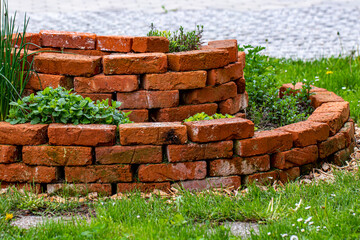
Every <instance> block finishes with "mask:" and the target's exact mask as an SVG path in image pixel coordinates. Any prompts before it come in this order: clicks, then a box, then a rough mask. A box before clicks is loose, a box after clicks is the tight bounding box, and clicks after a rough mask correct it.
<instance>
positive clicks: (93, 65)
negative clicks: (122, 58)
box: [34, 53, 101, 77]
mask: <svg viewBox="0 0 360 240" xmlns="http://www.w3.org/2000/svg"><path fill="white" fill-rule="evenodd" d="M34 69H35V70H36V71H37V72H40V73H48V74H54V75H59V74H63V75H70V76H85V77H90V76H93V75H96V74H99V73H100V72H101V57H100V56H86V55H76V54H62V53H40V54H39V55H36V56H35V57H34Z"/></svg>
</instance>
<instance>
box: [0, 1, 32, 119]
mask: <svg viewBox="0 0 360 240" xmlns="http://www.w3.org/2000/svg"><path fill="white" fill-rule="evenodd" d="M7 6H8V4H7V1H4V2H3V1H0V15H1V17H0V28H1V30H0V63H1V64H0V121H3V120H4V119H5V118H6V116H7V114H8V113H9V109H10V106H9V103H10V102H11V101H16V100H17V99H19V98H21V95H22V94H23V91H24V89H25V86H26V83H27V82H28V80H29V78H30V76H31V74H32V72H33V71H32V61H31V62H29V61H28V59H30V58H29V56H30V55H31V53H30V52H29V51H28V46H29V44H31V43H27V41H26V35H25V33H26V28H27V25H28V21H29V20H28V19H27V17H26V16H25V17H24V23H23V31H22V33H18V31H17V28H15V18H16V14H15V15H14V17H9V13H8V7H7ZM15 43H16V45H17V48H14V45H15Z"/></svg>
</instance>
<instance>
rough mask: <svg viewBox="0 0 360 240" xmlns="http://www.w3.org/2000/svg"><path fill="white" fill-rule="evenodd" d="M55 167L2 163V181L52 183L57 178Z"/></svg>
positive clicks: (0, 178) (0, 174)
mask: <svg viewBox="0 0 360 240" xmlns="http://www.w3.org/2000/svg"><path fill="white" fill-rule="evenodd" d="M56 175H57V172H56V168H55V167H43V166H38V167H30V166H27V165H25V164H23V163H12V164H0V182H2V181H4V182H28V183H32V182H35V183H50V182H53V181H55V180H56Z"/></svg>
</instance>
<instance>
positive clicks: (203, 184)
mask: <svg viewBox="0 0 360 240" xmlns="http://www.w3.org/2000/svg"><path fill="white" fill-rule="evenodd" d="M171 186H172V187H175V188H182V189H186V190H188V191H194V190H197V191H199V190H206V189H211V188H230V187H232V188H234V189H238V188H239V187H240V186H241V178H240V177H239V176H230V177H213V178H206V179H203V180H190V181H184V182H179V183H175V184H172V185H171Z"/></svg>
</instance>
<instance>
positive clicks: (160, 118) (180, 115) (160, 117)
mask: <svg viewBox="0 0 360 240" xmlns="http://www.w3.org/2000/svg"><path fill="white" fill-rule="evenodd" d="M217 108H218V106H217V104H216V103H208V104H199V105H184V106H179V107H175V108H161V109H158V110H155V112H153V113H152V114H151V118H152V119H153V120H154V121H156V122H176V121H184V120H185V119H186V118H188V117H190V116H193V115H195V114H196V113H201V112H204V113H206V114H208V115H213V114H215V113H216V111H217Z"/></svg>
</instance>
